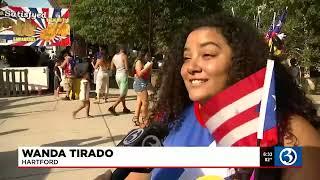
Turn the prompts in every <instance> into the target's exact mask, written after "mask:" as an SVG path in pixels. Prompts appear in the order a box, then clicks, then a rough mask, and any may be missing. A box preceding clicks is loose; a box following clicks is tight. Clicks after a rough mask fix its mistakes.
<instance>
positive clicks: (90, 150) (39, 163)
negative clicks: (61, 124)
mask: <svg viewBox="0 0 320 180" xmlns="http://www.w3.org/2000/svg"><path fill="white" fill-rule="evenodd" d="M301 166H302V148H301V147H271V148H263V147H261V148H260V147H20V148H19V149H18V167H20V168H36V167H54V168H59V167H60V168H72V167H73V168H82V167H83V168H90V167H92V168H97V167H106V168H125V167H133V168H134V167H137V168H139V167H150V168H155V167H185V168H187V167H190V168H191V167H192V168H206V167H207V168H215V167H217V168H222V167H270V168H273V167H280V168H287V167H288V168H290V167H301Z"/></svg>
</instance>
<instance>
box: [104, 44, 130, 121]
mask: <svg viewBox="0 0 320 180" xmlns="http://www.w3.org/2000/svg"><path fill="white" fill-rule="evenodd" d="M114 67H116V82H117V84H118V87H119V91H120V95H119V97H118V99H117V100H116V102H115V103H114V104H113V105H112V106H111V107H110V108H109V109H108V110H109V111H110V112H111V114H113V115H115V116H117V115H118V114H117V113H116V111H115V109H116V107H117V106H118V104H119V103H120V102H121V103H122V106H123V112H124V113H130V110H129V109H128V108H127V106H126V96H127V92H128V57H127V55H126V54H125V49H124V47H122V46H121V47H120V48H119V52H118V53H117V54H115V55H114V56H113V58H112V61H111V70H113V69H114Z"/></svg>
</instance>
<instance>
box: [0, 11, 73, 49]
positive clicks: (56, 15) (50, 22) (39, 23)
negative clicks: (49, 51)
mask: <svg viewBox="0 0 320 180" xmlns="http://www.w3.org/2000/svg"><path fill="white" fill-rule="evenodd" d="M69 16H70V12H69V9H65V8H62V9H61V8H30V7H16V6H5V7H2V8H0V45H11V46H69V45H70V44H71V42H70V25H69Z"/></svg>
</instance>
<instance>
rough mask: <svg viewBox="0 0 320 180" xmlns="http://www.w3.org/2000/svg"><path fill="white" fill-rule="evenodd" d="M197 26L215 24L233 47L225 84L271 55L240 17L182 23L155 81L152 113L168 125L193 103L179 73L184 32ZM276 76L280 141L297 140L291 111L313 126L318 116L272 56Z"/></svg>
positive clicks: (262, 64) (220, 16)
mask: <svg viewBox="0 0 320 180" xmlns="http://www.w3.org/2000/svg"><path fill="white" fill-rule="evenodd" d="M200 27H213V28H216V29H217V30H218V31H219V32H220V33H221V34H222V36H223V37H224V38H225V39H226V41H227V43H228V44H229V46H230V47H231V49H232V51H233V58H232V66H231V70H230V72H229V80H228V85H232V84H234V83H236V82H238V81H239V80H241V79H243V78H245V77H247V76H248V75H250V74H252V73H254V72H256V71H258V70H259V69H261V68H263V67H265V66H266V62H267V59H268V58H270V55H269V52H268V46H267V44H266V43H265V41H264V39H263V36H262V35H260V34H259V33H258V32H257V30H256V29H255V28H254V27H252V26H251V25H250V24H248V23H246V22H244V21H243V20H241V19H239V18H236V17H232V16H229V15H226V14H221V13H220V14H215V15H210V16H208V17H205V18H202V19H198V20H196V21H192V22H191V23H190V24H189V25H186V26H185V27H183V28H182V31H179V32H177V33H176V37H175V38H174V39H173V41H172V42H173V43H174V44H173V45H172V46H171V48H170V52H169V54H168V55H167V59H166V61H165V63H164V65H163V68H162V73H161V76H160V80H159V81H158V83H159V88H158V91H157V97H158V99H157V101H156V103H155V104H154V106H153V113H155V114H157V115H159V114H160V115H161V116H158V117H160V118H161V122H162V123H163V124H165V126H166V127H169V129H172V127H179V124H181V122H182V120H183V119H184V118H183V117H181V114H182V112H183V110H184V109H185V108H186V107H187V106H190V105H191V104H192V101H191V100H190V99H189V96H188V92H187V89H186V87H185V85H184V82H183V79H182V77H181V75H180V69H181V67H182V65H183V50H184V45H185V42H186V39H187V36H188V35H189V34H190V33H191V32H192V31H194V30H195V29H198V28H200ZM272 58H274V57H272ZM274 59H275V58H274ZM275 80H276V97H277V102H276V103H277V116H278V117H277V118H278V130H279V142H280V144H283V137H284V136H289V137H291V138H292V137H293V138H292V139H294V141H295V140H296V139H295V137H294V136H293V135H292V133H291V130H290V129H289V126H288V120H289V118H290V116H291V115H300V116H302V117H304V118H305V119H306V120H308V121H309V122H310V123H311V124H312V125H313V126H314V127H315V128H318V127H319V126H320V120H319V117H318V116H317V114H316V109H315V108H314V105H313V103H312V101H311V100H310V99H308V98H307V97H306V95H305V93H304V92H303V91H302V90H301V89H300V88H299V87H298V85H297V84H296V83H295V81H294V80H293V77H292V76H291V75H290V74H289V72H288V70H287V69H286V68H285V67H284V66H283V65H282V64H281V60H280V59H279V58H277V60H275ZM169 125H170V126H169ZM172 125H173V126H172Z"/></svg>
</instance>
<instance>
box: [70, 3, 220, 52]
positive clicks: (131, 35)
mask: <svg viewBox="0 0 320 180" xmlns="http://www.w3.org/2000/svg"><path fill="white" fill-rule="evenodd" d="M64 2H65V4H68V2H70V1H68V0H64ZM217 3H218V1H216V2H212V1H210V0H190V1H178V0H135V1H134V0H113V1H111V0H109V1H106V0H78V1H75V0H73V2H72V6H71V18H70V19H71V25H72V28H73V29H74V30H75V32H76V34H78V35H80V36H81V37H83V38H84V39H85V40H86V41H87V42H90V43H93V44H115V43H126V44H130V45H131V46H133V47H136V48H139V49H140V48H146V47H147V45H148V42H149V43H150V42H151V44H152V49H154V50H155V51H166V50H167V49H168V44H169V43H170V38H171V37H172V35H173V33H174V32H175V30H176V29H178V28H179V27H180V26H181V25H182V24H184V23H186V22H187V21H188V20H189V19H191V18H194V17H196V16H199V15H203V14H207V13H212V12H216V11H217V10H218V9H220V8H219V6H218V5H217ZM150 10H151V13H150ZM150 19H151V21H150ZM150 23H151V29H150V30H149V25H150Z"/></svg>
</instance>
